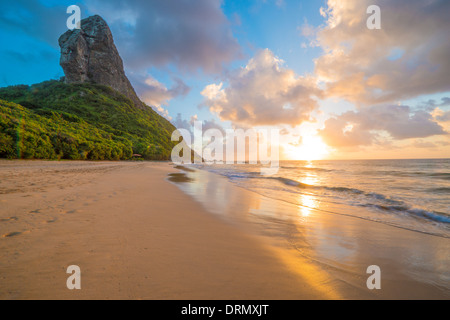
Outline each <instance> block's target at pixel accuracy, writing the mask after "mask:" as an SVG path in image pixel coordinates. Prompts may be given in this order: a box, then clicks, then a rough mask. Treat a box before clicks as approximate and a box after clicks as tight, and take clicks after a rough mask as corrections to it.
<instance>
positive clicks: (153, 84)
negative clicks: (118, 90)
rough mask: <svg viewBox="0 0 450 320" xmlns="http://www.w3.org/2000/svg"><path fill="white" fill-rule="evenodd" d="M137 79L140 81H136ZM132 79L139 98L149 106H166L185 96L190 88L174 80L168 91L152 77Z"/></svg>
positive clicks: (176, 79)
mask: <svg viewBox="0 0 450 320" xmlns="http://www.w3.org/2000/svg"><path fill="white" fill-rule="evenodd" d="M139 78H140V81H137V79H139ZM133 79H134V81H133V82H134V83H136V90H137V93H138V95H139V97H140V98H141V99H142V100H143V101H144V102H145V103H146V104H148V105H150V106H155V107H160V106H161V105H167V104H168V103H169V101H170V100H172V99H173V98H176V97H180V96H186V95H187V94H188V93H189V91H190V88H189V87H188V86H187V85H186V84H185V83H184V82H183V81H182V80H181V79H178V78H175V79H174V82H175V83H174V85H173V86H172V87H171V88H170V89H167V88H166V87H165V86H164V85H163V84H162V83H161V82H159V81H158V80H156V79H155V78H153V77H152V76H147V77H145V79H142V77H136V76H135V77H134V78H133Z"/></svg>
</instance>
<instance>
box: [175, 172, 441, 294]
mask: <svg viewBox="0 0 450 320" xmlns="http://www.w3.org/2000/svg"><path fill="white" fill-rule="evenodd" d="M184 173H185V174H186V175H187V176H188V177H189V178H190V179H192V180H195V179H197V180H199V181H200V184H206V185H208V187H207V188H205V189H207V190H208V191H207V190H203V192H202V191H201V190H202V189H201V188H197V187H193V188H189V186H191V185H192V184H189V183H183V184H178V185H179V187H180V188H181V189H182V190H183V191H184V192H186V193H188V194H190V195H191V196H192V197H194V198H195V199H196V201H198V202H200V203H202V204H203V206H204V207H205V209H206V210H208V211H209V212H211V213H213V214H216V215H219V216H220V217H221V218H224V219H225V220H227V221H232V222H233V223H236V224H237V225H239V226H240V227H242V228H244V229H245V230H246V232H249V233H252V234H254V235H256V236H258V237H259V238H260V239H261V241H263V242H266V243H268V244H269V246H271V247H275V250H274V251H275V252H276V254H277V255H279V256H281V257H282V260H283V261H284V262H285V263H286V265H289V266H291V269H292V270H293V271H294V272H297V273H301V272H299V270H301V268H302V267H301V265H302V264H303V265H304V264H311V268H312V269H316V270H319V272H322V271H323V273H324V274H326V277H327V278H328V282H329V283H330V285H331V287H332V288H338V289H339V290H338V291H340V293H342V296H343V297H344V298H345V299H361V298H362V299H449V298H450V272H449V270H450V257H448V255H447V252H449V251H450V239H449V238H446V237H442V236H439V235H435V234H429V233H425V232H421V231H415V230H410V229H407V228H402V227H399V226H396V225H390V224H385V223H382V222H378V221H373V220H369V219H365V218H362V217H358V216H353V215H348V214H342V213H339V212H336V213H334V212H332V211H327V210H321V208H316V209H314V208H310V207H304V206H300V205H298V206H297V205H294V204H293V203H291V202H286V201H283V200H279V199H274V198H269V197H267V196H265V195H262V194H260V193H258V192H255V191H253V190H248V189H246V188H244V187H241V186H239V185H236V184H233V183H232V182H231V181H229V180H228V178H227V177H224V176H222V175H220V174H217V173H213V172H209V171H207V170H202V169H197V171H196V173H193V172H191V171H185V172H184ZM215 189H220V190H221V193H220V195H215V194H214V192H211V191H209V190H215ZM199 190H200V192H199ZM215 197H217V199H216V198H215ZM221 198H226V199H227V200H228V201H227V203H226V205H222V202H221ZM237 207H239V208H238V209H236V208H237ZM238 211H241V214H236V212H238ZM242 213H244V214H242ZM245 213H247V214H245ZM261 221H262V222H261ZM268 229H269V230H270V231H267V230H268ZM280 248H281V249H282V250H279V249H280ZM305 258H306V259H305ZM377 264H379V265H380V267H381V269H382V274H383V277H382V283H383V284H384V285H383V288H382V289H383V290H380V291H378V290H374V291H370V290H368V289H367V287H366V282H365V281H366V279H367V278H368V277H369V276H370V274H367V273H366V268H367V267H369V266H370V265H377ZM411 264H412V265H411ZM342 283H345V284H344V285H342Z"/></svg>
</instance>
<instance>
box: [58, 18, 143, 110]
mask: <svg viewBox="0 0 450 320" xmlns="http://www.w3.org/2000/svg"><path fill="white" fill-rule="evenodd" d="M59 46H60V47H61V60H60V64H61V67H62V68H63V70H64V73H65V82H66V83H69V84H70V83H85V82H88V83H97V84H102V85H106V86H109V87H111V88H113V89H115V90H117V91H119V92H120V93H122V94H123V95H125V96H126V97H128V98H129V99H131V100H132V101H133V102H134V104H135V105H136V106H137V107H138V108H143V107H144V104H143V103H142V102H141V101H140V100H139V98H138V96H137V95H136V92H135V91H134V89H133V87H132V85H131V83H130V81H129V80H128V78H127V77H126V75H125V71H124V69H123V62H122V59H121V57H120V55H119V52H118V51H117V48H116V46H115V44H114V39H113V36H112V33H111V30H110V29H109V27H108V24H107V23H106V22H105V20H103V19H102V18H101V17H100V16H98V15H95V16H92V17H89V18H86V19H84V20H82V21H81V29H79V30H77V29H74V30H69V31H67V32H65V33H64V34H63V35H62V36H61V37H60V38H59Z"/></svg>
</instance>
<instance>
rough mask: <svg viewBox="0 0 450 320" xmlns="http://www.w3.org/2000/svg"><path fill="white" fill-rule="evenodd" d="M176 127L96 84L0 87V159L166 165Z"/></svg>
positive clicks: (150, 110) (148, 110)
mask: <svg viewBox="0 0 450 320" xmlns="http://www.w3.org/2000/svg"><path fill="white" fill-rule="evenodd" d="M173 130H175V127H174V126H173V125H172V124H171V123H170V122H169V121H167V120H166V119H164V118H163V117H161V116H160V115H158V114H157V113H156V112H155V111H154V110H153V109H151V108H150V107H148V108H144V109H142V108H137V107H135V105H134V103H133V102H132V101H131V100H129V99H128V98H126V97H125V96H124V95H122V94H120V93H119V92H117V91H115V90H113V89H111V88H110V87H107V86H102V85H98V84H89V83H84V84H65V83H63V82H61V81H46V82H43V83H40V84H36V85H32V86H26V85H20V86H11V87H7V88H0V158H9V159H15V158H19V159H72V160H85V159H88V160H126V159H131V158H132V157H133V154H140V155H142V157H143V158H144V159H148V160H167V159H169V158H170V154H171V151H172V148H173V146H174V145H175V144H177V142H172V141H171V135H172V132H173Z"/></svg>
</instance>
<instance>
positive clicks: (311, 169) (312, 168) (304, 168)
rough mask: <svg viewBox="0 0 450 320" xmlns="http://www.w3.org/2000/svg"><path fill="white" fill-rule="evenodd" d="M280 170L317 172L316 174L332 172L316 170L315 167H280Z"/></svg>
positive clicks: (321, 169)
mask: <svg viewBox="0 0 450 320" xmlns="http://www.w3.org/2000/svg"><path fill="white" fill-rule="evenodd" d="M280 168H281V169H288V170H304V171H318V172H331V171H333V170H330V169H324V168H317V167H291V166H280Z"/></svg>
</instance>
